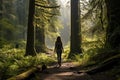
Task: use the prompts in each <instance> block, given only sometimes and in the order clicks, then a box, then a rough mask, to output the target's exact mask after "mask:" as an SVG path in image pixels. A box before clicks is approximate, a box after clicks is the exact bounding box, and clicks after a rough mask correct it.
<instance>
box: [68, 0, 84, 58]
mask: <svg viewBox="0 0 120 80" xmlns="http://www.w3.org/2000/svg"><path fill="white" fill-rule="evenodd" d="M73 53H82V51H81V24H80V0H71V43H70V56H71V55H73Z"/></svg>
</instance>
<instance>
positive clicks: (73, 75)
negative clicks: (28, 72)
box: [35, 62, 116, 80]
mask: <svg viewBox="0 0 120 80" xmlns="http://www.w3.org/2000/svg"><path fill="white" fill-rule="evenodd" d="M80 70H82V69H81V68H80V67H77V65H75V64H74V63H72V62H65V63H62V66H61V67H60V68H58V67H56V64H53V65H51V66H48V68H47V69H46V70H45V71H43V72H41V71H40V72H37V73H35V74H36V80H116V79H115V78H114V77H111V76H110V75H107V74H105V73H104V72H101V73H97V74H94V75H89V74H87V73H84V72H82V73H79V71H80Z"/></svg>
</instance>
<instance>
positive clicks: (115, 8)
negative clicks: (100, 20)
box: [106, 0, 120, 49]
mask: <svg viewBox="0 0 120 80" xmlns="http://www.w3.org/2000/svg"><path fill="white" fill-rule="evenodd" d="M119 5H120V1H119V0H116V1H114V0H106V6H107V15H108V27H107V34H106V47H110V48H112V49H119V48H120V7H119Z"/></svg>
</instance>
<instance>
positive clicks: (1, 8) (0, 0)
mask: <svg viewBox="0 0 120 80" xmlns="http://www.w3.org/2000/svg"><path fill="white" fill-rule="evenodd" d="M2 14H3V1H2V0H0V19H1V18H2Z"/></svg>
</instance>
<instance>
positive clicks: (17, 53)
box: [0, 0, 120, 80]
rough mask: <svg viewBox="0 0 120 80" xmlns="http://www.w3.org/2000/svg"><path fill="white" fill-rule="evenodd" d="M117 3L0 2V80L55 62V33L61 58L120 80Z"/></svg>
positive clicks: (84, 0) (110, 0)
mask: <svg viewBox="0 0 120 80" xmlns="http://www.w3.org/2000/svg"><path fill="white" fill-rule="evenodd" d="M119 5H120V2H119V1H118V0H116V1H113V0H0V80H5V79H7V78H10V77H12V76H15V75H18V74H20V73H22V72H23V71H25V70H27V69H28V68H29V69H30V68H31V67H32V66H33V65H34V66H36V65H42V62H45V63H46V64H50V63H53V62H56V59H55V55H56V54H54V53H53V49H54V43H55V40H56V37H57V36H61V38H62V41H63V44H64V52H63V55H62V57H63V61H69V60H72V61H76V62H78V63H79V65H80V66H83V67H89V68H91V67H94V66H97V68H96V69H93V70H91V71H90V73H91V72H92V71H93V72H94V73H99V72H101V71H106V72H107V74H108V73H109V74H110V75H111V76H115V77H116V80H119V79H120V75H119V73H120V70H119V68H120V62H119V60H120V54H119V53H120V20H119V19H120V17H119V15H120V7H119ZM106 67H109V69H108V68H106ZM1 73H2V74H1Z"/></svg>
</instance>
